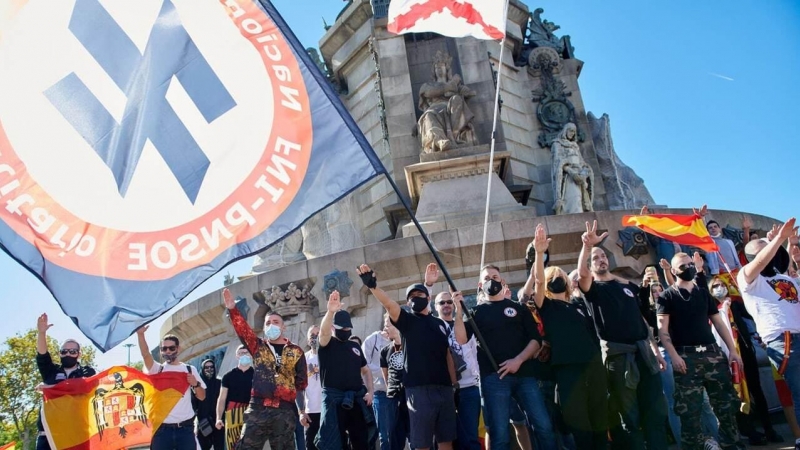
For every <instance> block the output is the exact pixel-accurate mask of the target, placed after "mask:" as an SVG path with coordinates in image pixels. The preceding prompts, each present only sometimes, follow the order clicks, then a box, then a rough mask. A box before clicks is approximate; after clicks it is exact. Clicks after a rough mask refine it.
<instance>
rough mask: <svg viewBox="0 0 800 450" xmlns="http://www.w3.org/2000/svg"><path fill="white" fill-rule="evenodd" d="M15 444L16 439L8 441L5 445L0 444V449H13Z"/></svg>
mask: <svg viewBox="0 0 800 450" xmlns="http://www.w3.org/2000/svg"><path fill="white" fill-rule="evenodd" d="M16 445H17V441H14V442H9V443H8V444H6V445H3V446H0V450H14V447H15V446H16Z"/></svg>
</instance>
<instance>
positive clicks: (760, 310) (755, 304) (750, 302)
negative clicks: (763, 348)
mask: <svg viewBox="0 0 800 450" xmlns="http://www.w3.org/2000/svg"><path fill="white" fill-rule="evenodd" d="M736 279H737V281H738V282H739V287H740V288H741V291H742V298H743V299H744V306H745V307H746V308H747V311H748V312H749V313H750V315H752V316H753V318H754V319H755V320H756V328H757V329H758V334H760V335H761V339H762V340H763V341H764V342H772V341H774V340H776V339H780V338H781V335H782V334H783V332H784V331H789V332H791V333H800V303H798V299H799V298H798V287H797V283H795V281H794V280H793V279H791V278H789V277H787V276H786V275H776V276H774V277H770V278H767V277H764V276H763V275H761V274H759V275H758V277H757V278H756V279H755V280H754V281H753V282H752V283H750V284H749V285H748V284H747V283H746V282H745V277H744V270H742V271H740V272H739V275H738V276H737V277H736Z"/></svg>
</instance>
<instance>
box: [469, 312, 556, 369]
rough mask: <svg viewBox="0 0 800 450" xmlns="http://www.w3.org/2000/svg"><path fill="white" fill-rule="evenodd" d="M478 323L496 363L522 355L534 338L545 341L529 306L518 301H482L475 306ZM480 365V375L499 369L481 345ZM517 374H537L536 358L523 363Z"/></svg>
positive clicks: (540, 341)
mask: <svg viewBox="0 0 800 450" xmlns="http://www.w3.org/2000/svg"><path fill="white" fill-rule="evenodd" d="M473 314H474V319H473V320H475V325H477V326H478V329H479V330H480V332H481V335H482V336H483V339H484V340H485V341H486V346H487V347H488V349H489V351H490V352H491V353H492V357H493V358H494V360H495V362H496V363H497V364H500V363H502V362H503V361H506V360H509V359H513V358H515V357H516V356H517V355H519V354H520V353H521V352H522V350H524V349H525V347H527V346H528V343H530V341H531V340H534V341H537V342H539V344H541V343H542V336H541V335H540V334H539V330H538V329H537V328H536V322H534V321H533V315H532V314H531V312H530V311H529V310H528V308H527V307H526V306H522V305H520V304H519V303H517V302H514V301H511V300H509V299H504V300H500V301H496V302H491V301H490V302H486V303H481V304H480V305H478V306H477V307H475V310H474V313H473ZM478 366H480V369H481V376H485V375H488V374H491V373H496V372H495V369H494V367H492V364H491V363H490V362H489V357H488V356H486V351H485V349H483V348H480V347H479V350H478ZM513 375H514V376H518V377H534V376H536V368H535V367H534V361H533V360H530V359H529V360H527V361H525V362H523V363H522V365H521V366H520V368H519V370H518V371H517V373H515V374H513Z"/></svg>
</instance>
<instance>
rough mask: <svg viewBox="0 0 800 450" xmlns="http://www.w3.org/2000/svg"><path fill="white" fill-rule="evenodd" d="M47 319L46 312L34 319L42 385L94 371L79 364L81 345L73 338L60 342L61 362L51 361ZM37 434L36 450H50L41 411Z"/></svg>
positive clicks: (50, 384) (38, 365) (86, 374)
mask: <svg viewBox="0 0 800 450" xmlns="http://www.w3.org/2000/svg"><path fill="white" fill-rule="evenodd" d="M52 326H53V325H52V324H50V323H49V322H48V320H47V314H42V315H41V316H39V319H38V320H37V321H36V329H37V331H38V334H37V336H36V366H37V367H38V368H39V374H40V375H41V376H42V385H43V386H52V385H54V384H56V383H60V382H61V381H64V380H66V379H68V378H88V377H91V376H94V374H95V373H96V372H95V370H94V368H93V367H89V366H81V365H80V360H81V346H80V344H78V341H76V340H74V339H67V340H66V341H64V343H63V344H61V351H60V352H59V353H60V355H61V364H56V363H54V362H53V357H52V356H50V352H49V351H48V350H47V330H48V329H49V328H50V327H52ZM36 427H37V428H38V430H39V436H38V437H37V438H36V450H50V443H49V442H48V441H47V435H46V434H45V431H44V425H43V424H42V417H41V412H40V414H39V418H38V419H37V421H36Z"/></svg>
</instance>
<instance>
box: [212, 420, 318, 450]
mask: <svg viewBox="0 0 800 450" xmlns="http://www.w3.org/2000/svg"><path fill="white" fill-rule="evenodd" d="M294 446H295V448H296V450H306V434H305V428H303V424H301V423H300V417H297V423H295V424H294ZM214 450H216V449H214Z"/></svg>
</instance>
